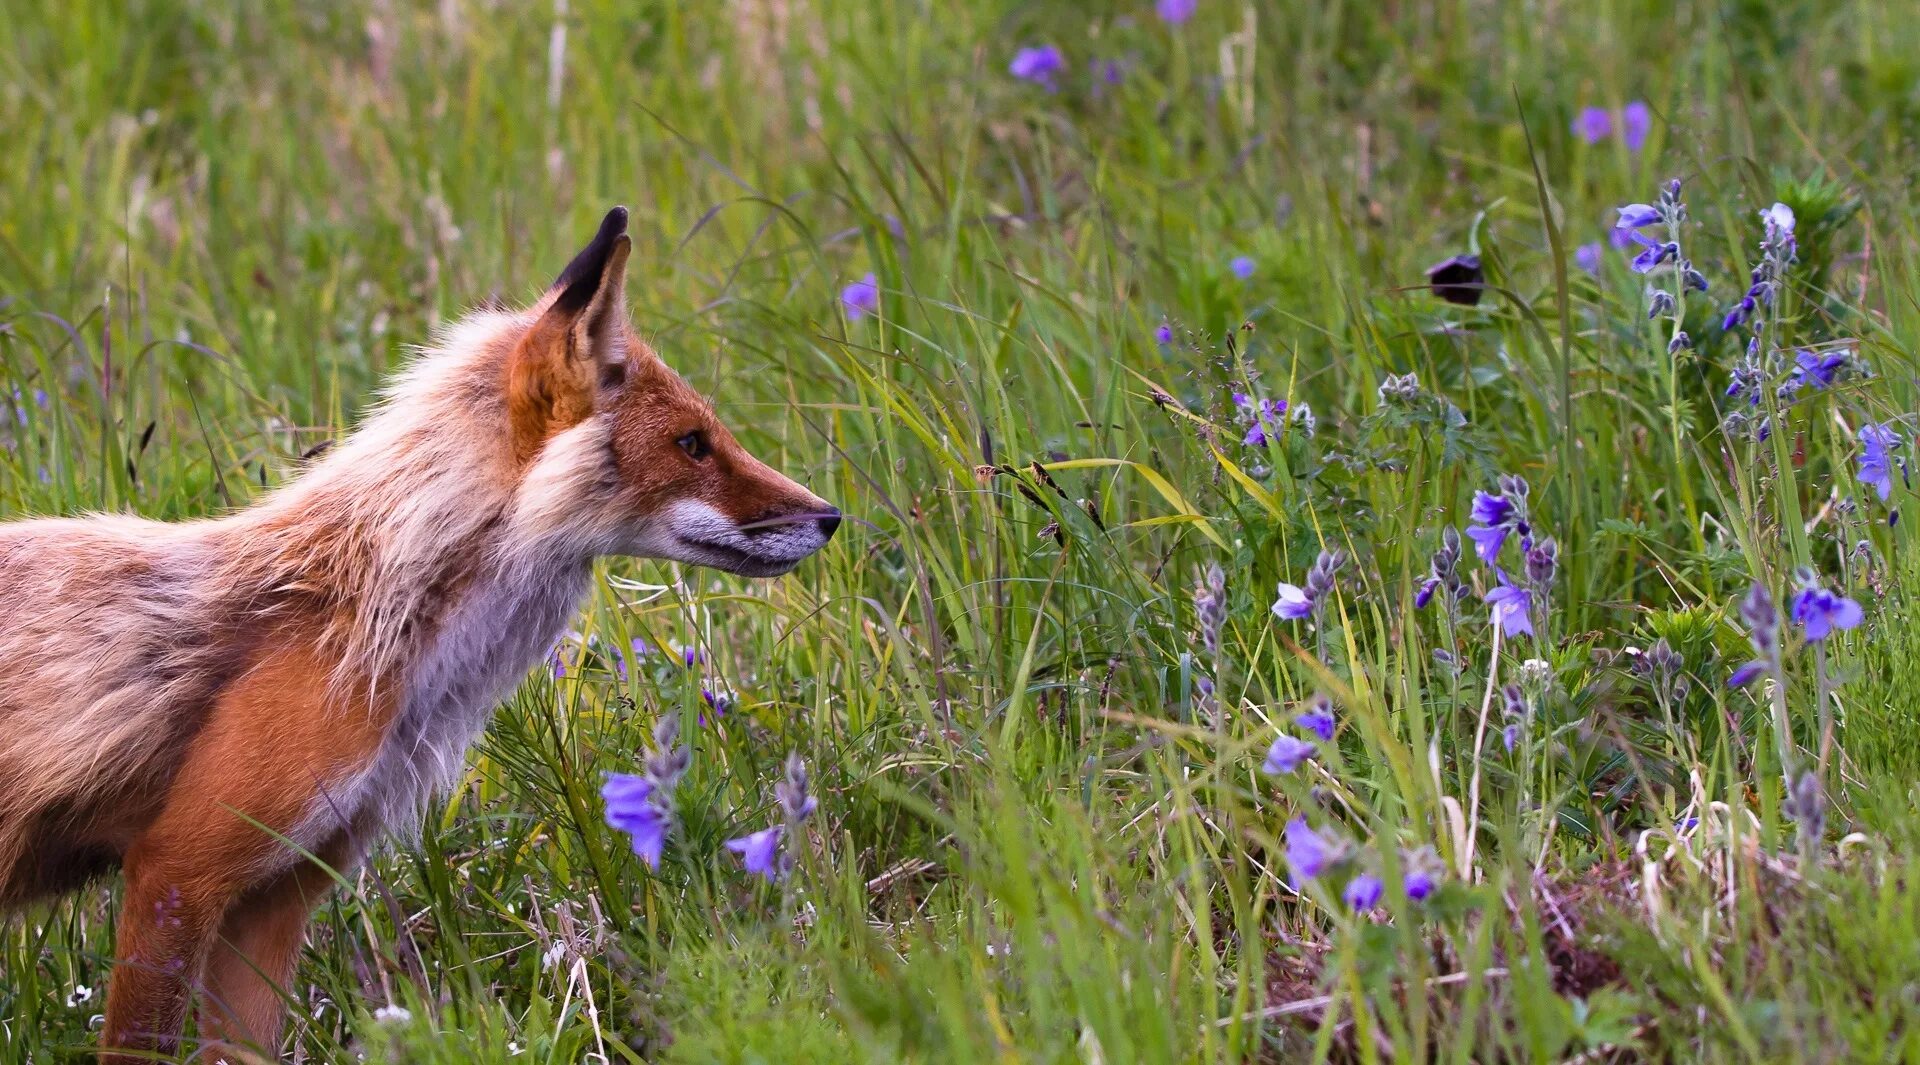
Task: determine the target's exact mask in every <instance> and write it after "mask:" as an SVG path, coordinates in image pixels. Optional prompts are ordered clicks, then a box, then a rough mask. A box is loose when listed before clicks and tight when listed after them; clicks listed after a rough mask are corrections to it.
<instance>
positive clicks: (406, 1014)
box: [373, 1004, 413, 1024]
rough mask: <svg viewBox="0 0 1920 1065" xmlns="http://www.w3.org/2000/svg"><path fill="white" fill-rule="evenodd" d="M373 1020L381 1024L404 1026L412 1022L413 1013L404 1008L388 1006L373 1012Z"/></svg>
mask: <svg viewBox="0 0 1920 1065" xmlns="http://www.w3.org/2000/svg"><path fill="white" fill-rule="evenodd" d="M373 1019H374V1020H376V1021H379V1022H380V1023H381V1024H405V1023H407V1022H408V1021H410V1020H413V1012H412V1011H411V1010H409V1009H407V1008H406V1007H405V1006H395V1005H392V1004H388V1005H385V1006H382V1007H380V1008H379V1009H377V1010H374V1011H373Z"/></svg>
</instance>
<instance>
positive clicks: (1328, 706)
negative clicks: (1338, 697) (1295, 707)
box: [1293, 696, 1338, 743]
mask: <svg viewBox="0 0 1920 1065" xmlns="http://www.w3.org/2000/svg"><path fill="white" fill-rule="evenodd" d="M1293 723H1294V724H1296V725H1298V726H1300V727H1301V728H1303V729H1306V730H1307V731H1308V732H1311V733H1313V734H1314V735H1316V736H1318V737H1320V741H1321V742H1322V743H1329V742H1332V740H1333V730H1334V729H1335V728H1336V727H1337V725H1338V722H1336V721H1334V719H1333V704H1332V703H1330V702H1328V701H1327V699H1326V697H1325V696H1315V697H1314V700H1313V702H1312V703H1310V704H1308V706H1307V708H1306V709H1305V710H1303V711H1301V712H1300V716H1299V717H1296V718H1294V719H1293Z"/></svg>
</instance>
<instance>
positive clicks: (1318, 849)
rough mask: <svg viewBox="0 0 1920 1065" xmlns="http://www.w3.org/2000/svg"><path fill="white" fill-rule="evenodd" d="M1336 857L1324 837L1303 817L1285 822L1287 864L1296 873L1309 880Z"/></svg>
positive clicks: (1323, 869)
mask: <svg viewBox="0 0 1920 1065" xmlns="http://www.w3.org/2000/svg"><path fill="white" fill-rule="evenodd" d="M1335 857H1336V854H1335V848H1334V846H1333V844H1332V843H1330V842H1328V841H1327V839H1326V837H1324V836H1322V835H1320V833H1318V832H1315V831H1314V830H1313V828H1312V826H1310V825H1308V824H1307V819H1306V818H1304V817H1296V818H1294V819H1293V820H1291V821H1288V822H1287V864H1288V865H1290V866H1292V867H1293V871H1294V873H1295V874H1296V875H1298V876H1300V877H1301V878H1303V879H1307V880H1311V879H1313V878H1314V877H1316V876H1319V875H1320V874H1321V873H1324V872H1326V871H1327V867H1328V866H1330V865H1332V864H1333V860H1334V858H1335Z"/></svg>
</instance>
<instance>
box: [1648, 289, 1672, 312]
mask: <svg viewBox="0 0 1920 1065" xmlns="http://www.w3.org/2000/svg"><path fill="white" fill-rule="evenodd" d="M1672 313H1673V293H1671V292H1668V291H1667V290H1666V289H1663V288H1656V289H1654V290H1653V291H1652V292H1649V293H1648V294H1647V318H1648V319H1649V320H1651V319H1654V318H1658V317H1660V316H1661V315H1664V314H1672Z"/></svg>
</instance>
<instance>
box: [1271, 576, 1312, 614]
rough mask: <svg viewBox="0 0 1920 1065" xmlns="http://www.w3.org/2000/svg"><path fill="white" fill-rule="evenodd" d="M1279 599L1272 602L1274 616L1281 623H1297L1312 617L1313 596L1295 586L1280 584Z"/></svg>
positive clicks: (1283, 582)
mask: <svg viewBox="0 0 1920 1065" xmlns="http://www.w3.org/2000/svg"><path fill="white" fill-rule="evenodd" d="M1279 591H1280V595H1279V598H1277V599H1275V600H1274V601H1273V613H1274V616H1275V617H1277V618H1280V619H1281V620H1282V621H1299V620H1300V619H1301V618H1308V617H1312V616H1313V596H1310V595H1308V594H1307V590H1306V589H1305V588H1302V587H1300V586H1299V585H1297V584H1288V583H1286V582H1285V581H1282V582H1280V589H1279Z"/></svg>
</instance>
